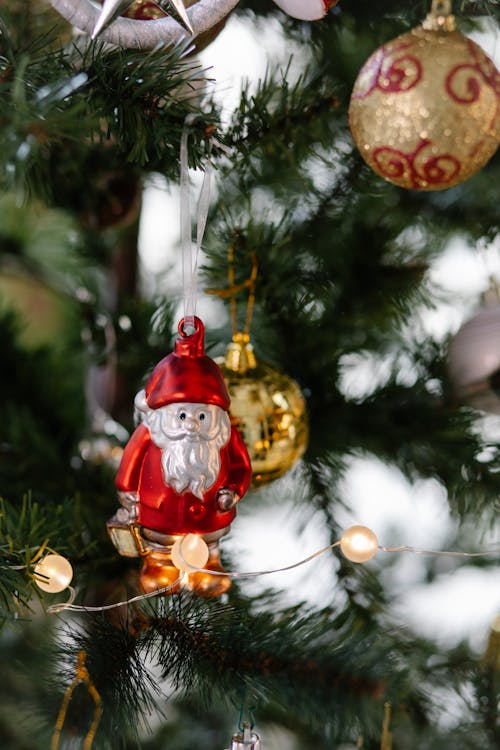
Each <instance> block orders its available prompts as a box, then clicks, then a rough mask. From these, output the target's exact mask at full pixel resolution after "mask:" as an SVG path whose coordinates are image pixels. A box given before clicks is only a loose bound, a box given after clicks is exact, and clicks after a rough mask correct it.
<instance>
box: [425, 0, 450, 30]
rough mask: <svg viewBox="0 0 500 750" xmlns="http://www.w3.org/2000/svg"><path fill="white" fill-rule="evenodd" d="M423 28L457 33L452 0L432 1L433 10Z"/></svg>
mask: <svg viewBox="0 0 500 750" xmlns="http://www.w3.org/2000/svg"><path fill="white" fill-rule="evenodd" d="M422 26H423V27H424V29H428V30H431V31H455V28H456V27H455V16H454V15H453V3H452V0H432V5H431V10H430V12H429V14H428V15H427V18H426V19H425V21H424V22H423V24H422Z"/></svg>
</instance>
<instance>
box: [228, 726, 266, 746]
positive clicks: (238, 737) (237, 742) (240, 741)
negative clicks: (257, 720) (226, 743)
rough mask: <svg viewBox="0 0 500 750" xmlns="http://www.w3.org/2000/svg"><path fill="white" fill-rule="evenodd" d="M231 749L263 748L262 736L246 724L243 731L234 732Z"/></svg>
mask: <svg viewBox="0 0 500 750" xmlns="http://www.w3.org/2000/svg"><path fill="white" fill-rule="evenodd" d="M231 750H261V745H260V737H259V735H258V734H255V732H252V731H251V730H250V727H249V726H244V727H243V731H242V732H237V733H236V734H233V740H232V742H231Z"/></svg>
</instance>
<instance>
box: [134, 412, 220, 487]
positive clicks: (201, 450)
mask: <svg viewBox="0 0 500 750" xmlns="http://www.w3.org/2000/svg"><path fill="white" fill-rule="evenodd" d="M216 409H217V414H216V419H215V420H214V421H213V423H212V425H211V429H210V432H209V433H208V434H201V433H198V434H196V435H192V434H191V435H186V434H185V433H184V432H182V431H180V432H179V433H176V434H173V433H172V431H171V430H170V429H168V428H167V425H166V424H165V423H164V419H163V418H162V416H163V415H162V410H161V409H156V410H155V409H148V410H147V411H146V413H145V416H144V421H145V422H146V424H147V426H148V427H149V431H150V433H151V438H152V440H153V442H154V443H155V444H156V445H157V446H158V447H159V448H161V466H162V470H163V479H164V481H165V484H167V485H170V486H172V487H173V488H174V489H175V490H176V492H178V493H179V494H180V493H182V492H185V491H186V490H187V491H189V492H192V494H193V495H195V496H196V497H199V498H200V500H203V496H204V493H205V492H206V491H207V490H208V489H210V487H211V486H212V485H213V484H214V482H215V481H216V480H217V477H218V476H219V472H220V464H221V461H220V450H221V448H222V447H224V446H225V445H226V444H227V442H228V440H229V436H230V431H231V423H230V421H229V416H228V414H227V413H226V412H225V411H224V410H223V409H220V408H219V407H216ZM167 433H168V434H167Z"/></svg>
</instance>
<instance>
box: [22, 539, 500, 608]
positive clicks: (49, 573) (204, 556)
mask: <svg viewBox="0 0 500 750" xmlns="http://www.w3.org/2000/svg"><path fill="white" fill-rule="evenodd" d="M336 548H338V549H340V552H341V553H342V554H343V556H344V557H345V558H347V559H348V560H349V561H350V562H353V563H366V562H368V561H369V560H371V559H372V558H374V557H375V555H376V554H377V553H378V552H384V553H401V552H409V553H413V554H416V555H432V556H435V557H453V558H460V559H470V558H480V557H491V556H495V555H499V554H500V546H495V547H491V548H490V549H486V550H481V551H478V552H463V551H461V550H434V549H421V548H418V547H413V546H409V545H399V546H385V545H381V544H379V541H378V538H377V536H376V534H375V532H374V531H372V529H370V528H368V526H361V525H355V526H350V527H349V528H348V529H346V530H345V531H344V532H343V534H342V536H341V538H340V539H339V540H338V541H336V542H333V543H332V544H329V545H327V546H326V547H322V548H321V549H318V550H316V551H315V552H313V553H312V554H310V555H308V556H307V557H305V558H303V559H301V560H298V561H296V562H293V563H291V564H288V565H284V566H282V567H279V568H271V569H268V570H255V571H244V572H242V571H234V572H231V571H223V572H220V571H215V570H209V569H207V568H205V567H204V566H205V565H206V564H207V562H208V559H209V549H208V545H207V543H206V542H205V541H204V539H203V538H202V537H201V536H199V535H198V534H186V535H185V536H180V537H179V538H178V539H177V540H176V541H175V543H174V544H173V546H172V550H171V556H172V562H173V564H174V566H175V567H176V568H177V569H178V571H179V577H178V578H177V580H175V581H174V582H173V583H170V584H169V585H168V586H164V587H162V588H159V589H157V590H156V591H153V592H150V593H147V594H139V595H137V596H134V597H132V598H131V599H126V600H124V601H120V602H116V603H113V604H106V605H101V606H84V605H77V604H74V603H73V602H74V600H75V596H76V591H75V589H74V588H72V587H71V585H70V584H71V582H72V580H73V568H72V565H71V563H70V561H69V560H68V559H67V558H65V557H63V556H62V555H58V554H57V553H54V552H50V553H49V554H47V555H45V557H43V558H42V559H41V560H39V561H38V562H37V563H36V565H35V566H34V570H33V579H34V581H35V583H36V585H37V586H38V587H39V588H40V589H41V590H42V591H45V592H46V593H49V594H58V593H61V592H63V591H65V590H66V589H68V590H69V592H70V597H69V599H68V601H66V602H61V603H57V604H53V605H50V606H49V607H48V609H47V611H48V612H49V613H52V614H55V613H60V612H63V611H68V610H71V611H78V612H102V611H104V610H108V609H113V608H116V607H122V606H126V605H129V604H132V603H136V602H140V601H142V600H145V599H150V598H152V597H156V596H160V595H165V594H169V593H171V592H174V591H177V590H178V589H179V586H180V587H181V588H182V585H183V583H185V582H186V580H187V576H188V575H189V573H194V572H197V573H203V572H208V573H210V574H211V575H216V576H217V575H220V576H229V577H230V578H232V579H239V580H242V579H250V578H258V577H260V576H265V575H270V574H272V573H284V572H287V571H289V570H292V569H294V568H298V567H300V566H302V565H305V564H307V563H309V562H311V561H312V560H314V559H316V558H318V557H320V556H321V555H323V554H324V553H326V552H328V551H331V550H334V549H336Z"/></svg>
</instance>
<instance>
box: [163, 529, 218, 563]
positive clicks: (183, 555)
mask: <svg viewBox="0 0 500 750" xmlns="http://www.w3.org/2000/svg"><path fill="white" fill-rule="evenodd" d="M170 554H171V557H172V562H173V564H174V565H175V567H176V568H178V569H179V570H184V571H187V572H190V571H191V570H193V568H204V567H205V565H206V564H207V562H208V558H209V551H208V545H207V543H206V542H205V540H204V539H202V538H201V536H198V534H186V536H183V537H181V538H180V539H177V540H176V541H175V542H174V544H173V545H172V550H171V553H170Z"/></svg>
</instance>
